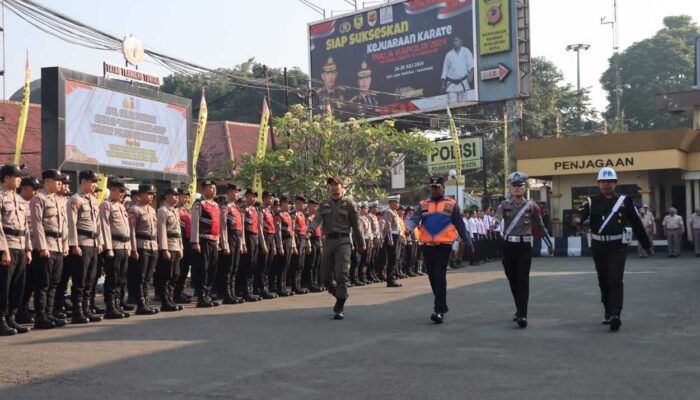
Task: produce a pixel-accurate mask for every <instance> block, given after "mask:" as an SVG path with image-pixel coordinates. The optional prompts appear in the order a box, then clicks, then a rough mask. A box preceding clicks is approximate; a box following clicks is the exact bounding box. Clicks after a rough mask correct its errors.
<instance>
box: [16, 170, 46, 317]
mask: <svg viewBox="0 0 700 400" xmlns="http://www.w3.org/2000/svg"><path fill="white" fill-rule="evenodd" d="M42 188H43V186H42V185H41V183H40V182H39V180H38V179H36V178H34V177H33V176H27V177H25V178H22V181H21V182H20V185H19V190H18V194H19V196H20V197H21V198H22V201H24V205H25V206H26V207H25V209H26V210H27V222H28V223H29V226H30V227H31V226H32V216H31V213H30V211H29V202H30V201H31V200H32V198H34V196H36V193H37V191H38V190H39V189H42ZM31 236H32V231H31V229H30V230H29V238H30V240H31ZM35 262H36V257H32V262H31V263H27V268H26V274H25V275H24V294H23V295H22V303H21V304H20V306H19V310H17V315H16V316H15V321H16V322H17V323H18V324H33V323H34V317H33V316H32V315H31V314H30V313H29V301H30V300H31V299H32V295H34V291H35V290H36V288H35V286H34V281H35V280H36V279H35V277H34V276H33V275H32V271H33V268H32V264H34V263H35ZM35 297H36V296H35Z"/></svg>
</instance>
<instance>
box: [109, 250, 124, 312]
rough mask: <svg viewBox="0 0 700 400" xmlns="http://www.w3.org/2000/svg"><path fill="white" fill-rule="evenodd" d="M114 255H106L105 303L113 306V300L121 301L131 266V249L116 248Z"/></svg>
mask: <svg viewBox="0 0 700 400" xmlns="http://www.w3.org/2000/svg"><path fill="white" fill-rule="evenodd" d="M112 251H113V252H114V257H106V259H105V286H104V294H105V304H107V306H108V307H112V306H113V305H114V304H113V302H114V301H116V300H119V301H120V302H121V300H122V298H123V297H124V296H123V293H122V291H123V290H124V284H125V283H126V274H127V269H128V266H129V250H126V249H114V250H112Z"/></svg>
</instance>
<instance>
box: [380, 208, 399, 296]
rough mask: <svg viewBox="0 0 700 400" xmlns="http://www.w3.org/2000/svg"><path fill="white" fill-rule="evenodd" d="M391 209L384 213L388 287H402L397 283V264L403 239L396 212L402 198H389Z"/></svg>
mask: <svg viewBox="0 0 700 400" xmlns="http://www.w3.org/2000/svg"><path fill="white" fill-rule="evenodd" d="M387 200H388V201H389V208H388V209H387V210H386V211H384V217H383V218H384V232H383V237H384V245H385V249H386V250H385V252H386V261H387V264H386V285H387V287H401V286H402V285H401V284H400V283H398V282H396V281H395V279H396V277H397V272H396V268H397V262H398V260H399V256H400V253H399V250H400V244H401V243H400V242H399V240H400V238H401V222H400V217H399V214H398V213H397V212H396V210H398V208H399V201H400V196H389V197H388V198H387Z"/></svg>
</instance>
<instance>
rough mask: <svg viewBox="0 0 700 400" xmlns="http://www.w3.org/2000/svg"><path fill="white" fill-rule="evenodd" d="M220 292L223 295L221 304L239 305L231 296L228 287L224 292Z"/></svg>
mask: <svg viewBox="0 0 700 400" xmlns="http://www.w3.org/2000/svg"><path fill="white" fill-rule="evenodd" d="M222 292H223V293H224V298H223V301H222V303H223V304H238V303H239V302H238V300H237V299H236V297H234V296H233V295H232V294H231V288H230V287H228V288H226V289H225V290H222Z"/></svg>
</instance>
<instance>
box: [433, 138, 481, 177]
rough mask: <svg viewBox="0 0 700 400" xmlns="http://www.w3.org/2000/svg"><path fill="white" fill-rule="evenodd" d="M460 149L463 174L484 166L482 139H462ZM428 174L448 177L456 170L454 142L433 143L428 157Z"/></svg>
mask: <svg viewBox="0 0 700 400" xmlns="http://www.w3.org/2000/svg"><path fill="white" fill-rule="evenodd" d="M459 148H460V149H461V151H462V171H461V172H462V173H465V172H468V171H471V170H475V169H479V168H481V167H482V165H483V151H482V145H481V138H461V139H459ZM427 165H428V173H429V174H431V175H447V173H448V171H449V170H451V169H454V168H455V152H454V147H453V146H452V140H445V141H440V142H435V143H433V148H432V150H431V152H430V154H429V155H428V162H427Z"/></svg>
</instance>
